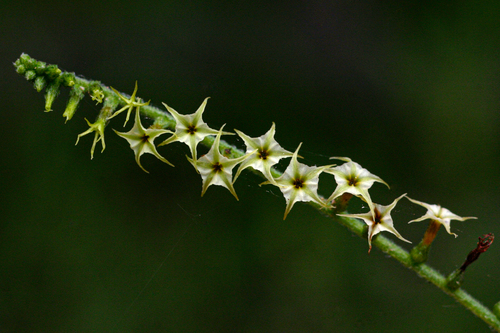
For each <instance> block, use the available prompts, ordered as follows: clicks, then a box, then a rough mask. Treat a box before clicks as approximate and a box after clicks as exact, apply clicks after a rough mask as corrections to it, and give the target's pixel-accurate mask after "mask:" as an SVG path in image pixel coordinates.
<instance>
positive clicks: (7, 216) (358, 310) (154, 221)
mask: <svg viewBox="0 0 500 333" xmlns="http://www.w3.org/2000/svg"><path fill="white" fill-rule="evenodd" d="M499 7H500V5H499V4H498V2H497V1H483V2H480V3H478V2H472V1H455V2H451V3H448V4H439V3H436V2H417V3H413V2H410V1H403V2H389V3H386V2H385V3H382V2H375V1H366V2H361V1H325V2H318V1H309V2H303V3H302V2H273V3H267V2H251V3H246V2H232V1H227V2H197V1H186V2H185V1H182V2H178V1H176V2H170V1H167V2H163V3H161V4H158V3H155V2H129V1H109V2H68V1H64V2H62V1H61V2H40V3H38V4H34V3H33V2H15V3H14V2H11V4H10V5H6V4H5V3H4V4H3V5H1V7H0V9H1V12H2V20H1V21H0V28H1V30H0V31H1V36H2V38H1V41H0V44H1V49H2V51H1V53H0V60H1V62H0V64H1V65H0V71H1V75H2V78H3V80H2V82H1V83H0V85H1V101H2V112H1V115H2V131H1V136H2V142H3V144H2V145H1V155H2V158H1V165H2V168H1V170H2V177H1V178H0V179H1V181H0V186H1V189H2V190H1V194H2V196H1V211H2V215H1V216H2V219H1V222H0V254H1V255H0V267H1V272H2V273H1V275H0V332H361V331H363V332H401V331H404V332H437V331H446V332H488V331H489V330H488V328H487V326H486V325H485V324H483V322H482V321H480V320H479V319H477V318H476V317H474V316H473V315H472V314H471V313H469V312H468V311H466V310H465V309H463V308H462V306H461V305H459V304H456V303H455V302H454V300H453V299H451V298H449V297H448V296H446V295H445V294H444V293H443V292H441V291H440V290H438V289H436V288H434V287H433V286H431V285H429V284H428V283H427V282H425V281H424V280H422V279H420V278H418V277H417V276H416V275H415V274H414V273H413V272H411V271H408V270H407V269H405V268H403V267H402V266H401V265H399V264H398V263H397V262H395V261H394V260H392V259H389V258H387V257H386V256H385V255H384V254H382V253H381V252H380V251H378V250H377V249H374V250H373V251H372V253H371V254H370V255H368V254H367V250H368V245H367V241H366V240H364V239H360V238H358V237H355V236H353V235H352V234H351V233H350V232H349V231H348V230H346V229H345V228H343V227H342V226H340V225H338V224H336V223H332V221H331V220H329V219H327V218H325V217H323V216H321V215H320V214H318V213H317V212H316V211H314V210H313V209H312V208H311V207H309V206H308V205H305V204H297V205H296V206H295V207H294V208H293V210H292V211H291V213H290V215H289V216H288V218H287V220H286V221H283V220H282V216H283V212H284V209H285V204H284V202H285V201H284V199H283V197H282V195H281V194H280V193H279V191H278V190H277V189H276V188H273V187H271V186H267V187H262V188H260V187H259V186H258V184H259V182H260V181H261V180H260V179H259V178H258V177H256V176H254V175H253V174H251V173H245V174H244V176H242V177H241V178H240V180H239V181H238V182H237V184H236V191H237V193H238V195H239V198H240V201H236V200H235V199H234V198H233V197H232V195H231V194H230V193H229V192H228V191H227V190H225V189H223V188H221V187H215V186H213V187H211V188H210V189H209V190H208V191H207V193H206V195H205V196H204V197H203V198H200V192H201V179H200V177H199V175H197V174H196V173H195V172H194V170H193V168H192V166H191V165H190V164H189V163H188V162H187V161H186V159H185V157H184V156H185V155H186V154H187V153H188V150H187V147H186V146H184V145H181V144H172V145H169V146H167V147H161V149H159V151H160V153H161V154H162V155H164V156H165V157H166V158H167V159H168V160H170V161H171V162H172V163H174V164H175V166H176V167H175V168H171V167H169V166H167V165H165V164H163V163H161V162H160V161H158V160H156V159H155V158H154V157H152V156H151V155H145V156H144V157H143V158H142V161H143V165H144V167H145V168H146V169H148V170H149V171H150V174H146V173H144V172H143V171H142V170H141V169H140V168H139V167H138V166H137V165H136V163H135V161H134V159H133V152H132V151H131V150H130V148H129V147H128V144H127V142H126V141H125V140H123V139H121V138H119V137H117V136H116V135H115V134H114V133H113V132H112V131H111V130H110V128H108V129H107V132H106V137H105V138H106V144H107V148H106V150H105V151H104V153H103V154H101V153H100V146H98V149H97V150H96V154H95V157H94V160H92V161H91V160H90V146H91V143H92V138H91V136H86V137H84V138H82V139H81V140H80V143H79V144H78V146H76V147H75V145H74V144H75V141H76V136H77V134H78V133H81V132H83V131H85V130H86V129H87V125H86V123H85V121H84V118H88V119H89V120H93V119H94V117H95V115H96V114H97V111H98V107H97V106H95V105H94V103H93V102H92V101H90V99H89V98H86V99H85V100H84V101H83V102H82V105H81V106H80V108H79V110H78V112H77V113H76V115H75V117H74V118H73V120H72V121H70V122H68V123H67V124H66V125H65V124H64V118H63V117H62V116H61V115H62V112H63V110H64V107H65V103H66V101H67V96H68V94H67V93H68V91H67V90H63V92H62V93H61V95H60V97H59V98H58V100H57V101H56V103H55V105H54V110H55V111H54V112H51V113H44V112H43V109H44V100H43V95H42V94H40V93H37V92H36V91H35V90H34V89H33V88H32V85H31V83H29V82H27V81H26V80H25V79H24V78H23V77H21V76H19V75H17V74H16V73H15V71H14V68H13V66H12V62H14V61H15V60H16V59H17V58H18V57H19V55H20V54H21V53H22V52H26V53H28V54H29V55H30V56H32V57H34V58H36V59H39V60H42V61H46V62H49V63H55V64H58V65H59V66H60V68H62V69H65V70H68V71H74V72H76V73H77V74H81V75H83V76H85V77H87V78H91V79H96V80H101V81H102V82H104V83H106V84H108V85H112V86H113V87H115V88H117V89H118V90H121V91H124V92H127V93H131V92H132V89H133V85H134V81H135V80H138V81H139V93H138V95H139V96H141V97H142V98H144V99H146V100H148V99H151V102H152V104H154V105H157V106H161V102H166V103H168V104H169V105H171V106H172V107H174V108H175V109H176V110H178V111H179V112H181V113H192V112H194V111H195V110H196V109H197V108H198V106H199V105H200V104H201V102H202V101H203V99H204V98H205V97H207V96H211V99H210V100H209V102H208V106H207V109H206V112H205V116H204V119H205V121H207V123H208V124H209V125H210V126H211V127H214V128H219V127H220V126H221V125H222V124H224V123H227V125H226V129H227V130H231V129H233V128H237V129H239V130H241V131H243V132H245V133H247V134H248V135H250V136H259V135H262V134H263V133H264V132H265V131H267V130H268V129H269V127H270V126H271V123H272V122H273V121H274V122H276V125H277V134H276V138H277V140H278V141H279V142H280V144H281V145H282V146H283V147H285V148H286V149H288V150H292V151H293V150H295V148H296V147H297V145H298V144H299V143H300V142H303V146H302V150H301V155H303V156H304V161H305V163H308V164H309V165H314V164H316V165H319V164H327V163H329V160H328V157H330V156H349V157H351V158H352V159H354V160H355V161H357V162H359V163H360V164H361V165H363V166H364V167H366V168H368V169H369V170H370V171H371V172H373V173H374V174H376V175H379V176H380V177H381V178H383V179H384V180H385V181H387V182H388V183H389V184H390V185H391V190H390V191H389V190H387V189H385V188H384V187H383V185H380V184H375V185H374V187H373V188H372V191H371V193H372V198H373V200H374V201H375V202H379V203H382V204H389V203H390V202H392V200H393V199H394V198H396V197H397V196H399V195H401V194H402V193H408V195H409V196H411V197H413V198H415V199H417V200H422V201H424V202H428V203H439V204H442V205H443V206H444V207H447V208H449V209H450V210H451V211H453V212H455V213H456V214H458V215H462V216H477V217H478V220H473V221H466V222H457V221H455V222H452V231H454V232H456V233H457V234H458V235H459V237H458V238H456V239H455V238H454V237H453V236H450V235H448V234H446V233H445V232H444V230H441V232H440V233H439V235H438V237H437V239H436V243H435V244H434V246H433V248H432V257H431V259H430V263H431V264H432V265H433V266H435V267H436V268H437V269H439V270H440V271H441V272H442V273H444V274H448V273H450V272H451V271H452V270H454V269H455V268H457V267H458V266H460V265H461V263H462V262H463V260H464V259H465V257H466V255H467V253H468V252H469V251H470V250H472V249H473V248H474V247H475V245H476V242H477V238H478V237H479V236H481V235H483V234H485V233H488V232H493V233H495V234H500V231H499V228H498V225H499V221H498V218H499V217H500V208H499V202H500V193H499V190H498V184H499V180H500V177H499V173H498V165H499V163H500V159H499V152H500V134H499V126H500V123H499V122H500V114H499V106H500V105H499V102H500V98H499V96H500V79H499V74H500V40H499V38H500V30H499V28H500V23H499V22H500V21H499V20H498V17H499V14H500V8H499ZM122 121H123V119H122V118H120V120H118V121H116V122H114V123H112V126H110V127H112V128H116V129H117V130H120V131H122V130H123V129H122V127H121V123H122ZM129 126H130V125H129ZM129 126H128V127H129ZM127 130H128V129H127ZM228 140H229V141H231V140H232V142H236V143H237V144H238V145H240V146H243V145H242V142H241V140H236V138H228ZM201 151H202V149H200V152H201ZM203 151H206V150H203ZM321 179H322V183H321V184H320V185H321V187H320V192H321V193H322V194H323V195H329V194H330V193H331V191H333V189H334V183H333V177H331V176H328V175H325V176H322V178H321ZM353 204H354V206H356V205H357V207H358V208H359V206H360V204H359V200H358V201H354V202H353ZM359 211H361V210H359ZM424 212H425V210H424V209H421V208H419V207H417V206H414V205H412V204H410V203H409V202H408V201H407V200H402V201H401V203H400V204H399V205H398V206H397V207H396V210H395V211H394V212H393V218H394V220H395V226H396V228H397V229H398V230H399V231H400V232H401V234H402V235H403V236H404V237H405V238H408V239H410V240H412V241H413V243H414V244H416V243H418V242H419V241H420V239H421V237H422V235H423V232H424V231H425V229H426V227H427V222H425V223H419V224H412V225H408V224H407V223H406V222H407V221H409V220H410V219H414V218H417V217H419V216H420V215H421V214H423V213H424ZM389 237H392V236H389ZM392 238H394V237H392ZM397 242H398V243H400V244H401V245H402V246H403V247H405V248H406V249H410V248H411V246H410V245H409V244H406V243H402V242H400V241H398V240H397ZM498 248H499V244H496V243H494V244H493V246H492V247H491V249H490V251H488V252H487V253H486V254H484V255H483V256H481V258H480V259H479V261H478V262H477V263H475V264H474V265H472V266H470V268H469V269H468V270H467V274H466V281H465V288H466V289H467V290H468V291H470V292H471V293H472V294H473V295H474V296H476V297H478V298H479V299H480V300H482V301H483V302H484V303H485V304H486V305H487V306H490V307H491V306H492V305H493V304H494V303H495V302H497V301H499V300H500V268H499V259H500V255H499V253H500V252H499V250H498Z"/></svg>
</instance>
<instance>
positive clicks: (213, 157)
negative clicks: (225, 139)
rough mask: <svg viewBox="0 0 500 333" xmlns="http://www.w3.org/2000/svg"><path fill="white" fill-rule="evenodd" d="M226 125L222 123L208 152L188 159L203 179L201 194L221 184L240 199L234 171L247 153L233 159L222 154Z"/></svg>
mask: <svg viewBox="0 0 500 333" xmlns="http://www.w3.org/2000/svg"><path fill="white" fill-rule="evenodd" d="M224 126H225V125H222V127H221V129H220V130H219V131H218V132H217V136H216V138H215V141H214V143H213V144H212V147H211V148H210V151H209V152H208V153H207V154H205V155H203V156H202V157H200V158H199V159H198V160H195V159H192V158H189V157H188V158H187V159H188V160H189V162H191V164H193V166H194V167H195V168H196V170H198V172H199V173H200V175H201V178H202V180H203V185H202V190H201V196H203V195H204V194H205V191H206V190H207V188H208V187H209V186H210V185H219V186H224V187H225V188H227V189H228V190H229V192H231V193H232V195H234V197H235V198H236V200H239V199H238V196H237V195H236V191H235V190H234V187H233V182H232V181H231V180H232V178H233V173H232V171H233V168H234V167H235V166H236V165H237V164H239V163H241V162H242V161H243V160H244V159H245V158H247V155H243V156H241V157H238V158H233V159H229V158H227V157H225V156H223V155H221V153H220V151H219V144H220V137H221V135H222V134H223V133H224V132H222V129H223V128H224Z"/></svg>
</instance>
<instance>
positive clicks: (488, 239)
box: [459, 232, 495, 272]
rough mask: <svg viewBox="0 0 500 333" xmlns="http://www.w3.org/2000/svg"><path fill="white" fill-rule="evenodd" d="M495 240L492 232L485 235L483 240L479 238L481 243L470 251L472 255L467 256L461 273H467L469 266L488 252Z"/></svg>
mask: <svg viewBox="0 0 500 333" xmlns="http://www.w3.org/2000/svg"><path fill="white" fill-rule="evenodd" d="M494 239H495V236H494V235H493V234H492V233H491V232H490V233H489V234H486V235H483V238H481V237H479V242H477V247H476V248H475V249H474V250H472V251H470V253H469V254H468V255H467V259H465V262H464V263H463V265H462V266H461V267H460V268H459V269H460V271H462V272H463V271H465V269H466V268H467V266H469V265H470V264H472V263H473V262H474V261H476V260H477V258H479V255H480V254H481V253H483V252H486V250H488V248H489V247H490V245H491V244H492V243H493V240H494Z"/></svg>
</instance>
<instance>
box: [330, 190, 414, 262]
mask: <svg viewBox="0 0 500 333" xmlns="http://www.w3.org/2000/svg"><path fill="white" fill-rule="evenodd" d="M405 195H406V193H405V194H403V195H402V196H400V197H399V198H397V199H396V200H394V201H393V203H391V204H390V205H388V206H382V205H379V204H373V205H374V210H373V211H374V213H375V214H374V215H373V214H372V213H371V212H367V213H363V214H337V215H339V216H345V217H354V218H357V219H361V220H363V221H364V222H365V223H366V224H367V225H368V245H369V246H370V248H369V250H368V253H370V251H371V250H372V237H373V236H375V235H376V234H378V233H379V232H381V231H388V232H391V233H393V234H394V235H396V237H398V238H399V239H401V240H403V241H405V242H408V243H411V242H410V241H409V240H407V239H404V238H403V237H402V236H401V235H400V234H399V232H398V231H397V230H396V229H395V228H394V223H393V220H392V217H391V211H392V210H393V209H394V207H396V204H397V202H398V201H399V200H400V199H401V198H402V197H404V196H405Z"/></svg>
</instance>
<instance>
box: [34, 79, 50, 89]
mask: <svg viewBox="0 0 500 333" xmlns="http://www.w3.org/2000/svg"><path fill="white" fill-rule="evenodd" d="M33 86H34V87H35V89H36V91H38V92H40V91H42V90H43V89H44V88H45V86H47V80H45V77H44V76H37V77H36V79H35V82H33Z"/></svg>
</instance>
